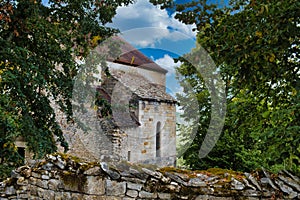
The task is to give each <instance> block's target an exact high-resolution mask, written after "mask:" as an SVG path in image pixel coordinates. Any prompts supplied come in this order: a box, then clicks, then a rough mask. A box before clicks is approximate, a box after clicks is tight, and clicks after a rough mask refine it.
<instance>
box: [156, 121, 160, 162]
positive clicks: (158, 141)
mask: <svg viewBox="0 0 300 200" xmlns="http://www.w3.org/2000/svg"><path fill="white" fill-rule="evenodd" d="M160 129H161V125H160V122H157V124H156V157H160V156H161V155H160V145H161V144H160V142H161V141H160V140H161V138H160V134H161V130H160Z"/></svg>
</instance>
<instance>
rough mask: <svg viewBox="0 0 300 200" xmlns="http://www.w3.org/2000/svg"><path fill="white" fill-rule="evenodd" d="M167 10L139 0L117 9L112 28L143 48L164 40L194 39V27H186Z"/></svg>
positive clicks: (146, 0) (144, 0)
mask: <svg viewBox="0 0 300 200" xmlns="http://www.w3.org/2000/svg"><path fill="white" fill-rule="evenodd" d="M174 15H175V14H173V15H172V16H169V15H168V13H167V11H166V10H161V9H160V8H159V7H158V6H154V5H152V4H151V3H150V2H149V1H148V0H137V2H136V3H134V4H131V5H129V6H128V7H120V8H118V9H117V15H116V17H115V18H114V19H113V23H112V24H111V26H113V27H115V28H118V29H120V30H121V32H122V33H123V37H124V38H125V39H126V40H127V41H129V42H130V43H132V44H133V45H138V46H141V47H146V46H152V47H153V44H154V43H155V42H160V41H161V40H162V39H169V40H172V41H178V40H183V39H187V38H194V37H195V33H194V32H192V28H194V27H195V26H193V25H185V24H182V23H181V22H179V21H178V20H176V19H175V18H174Z"/></svg>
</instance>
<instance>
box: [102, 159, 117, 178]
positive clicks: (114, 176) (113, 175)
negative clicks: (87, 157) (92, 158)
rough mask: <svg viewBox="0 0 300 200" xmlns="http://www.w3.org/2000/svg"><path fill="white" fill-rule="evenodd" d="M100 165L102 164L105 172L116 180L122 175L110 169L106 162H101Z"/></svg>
mask: <svg viewBox="0 0 300 200" xmlns="http://www.w3.org/2000/svg"><path fill="white" fill-rule="evenodd" d="M100 165H101V169H102V170H103V171H104V172H106V173H107V174H108V175H109V176H110V177H111V178H112V179H115V180H116V179H119V178H120V177H121V176H120V174H119V173H117V172H115V171H112V170H110V169H109V167H108V165H107V163H106V162H101V163H100Z"/></svg>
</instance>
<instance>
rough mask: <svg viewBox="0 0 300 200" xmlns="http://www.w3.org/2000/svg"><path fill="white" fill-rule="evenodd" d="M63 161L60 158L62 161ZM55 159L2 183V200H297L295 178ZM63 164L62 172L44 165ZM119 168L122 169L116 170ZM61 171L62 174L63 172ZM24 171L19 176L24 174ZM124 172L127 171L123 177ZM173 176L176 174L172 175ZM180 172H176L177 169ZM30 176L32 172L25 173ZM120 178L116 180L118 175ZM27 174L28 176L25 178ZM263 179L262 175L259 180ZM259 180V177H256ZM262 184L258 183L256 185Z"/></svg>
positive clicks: (297, 184) (256, 173)
mask: <svg viewBox="0 0 300 200" xmlns="http://www.w3.org/2000/svg"><path fill="white" fill-rule="evenodd" d="M63 157H64V156H63ZM63 157H62V156H57V155H54V156H52V157H49V158H48V160H46V161H45V160H43V161H42V163H40V164H39V163H36V164H35V165H34V167H32V168H29V167H21V168H18V169H16V170H15V171H14V173H13V174H12V176H13V177H14V178H9V179H7V180H6V181H3V182H1V183H0V199H1V200H15V199H32V200H35V199H36V200H40V199H44V200H52V199H53V200H71V199H83V200H98V199H100V200H101V199H103V200H121V199H122V200H132V199H187V200H189V199H201V200H202V199H204V200H205V199H209V200H230V199H245V200H258V199H297V198H298V199H299V198H300V193H299V187H300V186H299V182H297V179H298V177H296V176H293V175H291V174H289V172H282V173H280V174H279V175H269V173H268V172H266V171H265V172H264V173H263V174H262V173H261V172H255V173H253V174H249V173H248V174H247V173H245V175H246V178H245V177H243V176H238V177H237V176H235V175H234V174H233V175H230V174H227V175H223V174H222V175H209V176H208V175H205V174H201V173H194V172H189V173H187V174H185V172H186V171H181V172H173V171H172V170H171V171H170V172H166V169H165V170H154V169H153V168H151V169H148V168H145V167H139V166H134V165H132V164H128V165H127V164H125V163H123V164H111V163H104V162H102V164H99V165H97V164H95V163H93V164H88V163H79V162H77V163H76V161H74V160H71V159H70V157H67V158H65V159H64V158H63ZM60 159H61V163H65V166H64V167H61V168H60V167H58V166H56V165H55V164H53V167H52V169H51V170H50V171H49V170H46V169H45V167H44V166H51V164H47V162H48V163H54V162H55V163H56V162H58V161H59V160H60ZM118 167H120V168H118ZM62 168H63V169H62ZM22 170H23V171H22ZM125 170H128V171H127V172H126V171H125ZM174 171H175V170H174ZM178 171H179V170H178ZM28 172H30V173H28ZM115 173H116V174H118V175H116V174H115ZM28 174H31V175H30V176H28ZM263 175H265V176H263ZM256 177H259V178H256ZM259 183H260V184H259Z"/></svg>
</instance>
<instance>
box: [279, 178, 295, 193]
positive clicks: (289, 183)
mask: <svg viewBox="0 0 300 200" xmlns="http://www.w3.org/2000/svg"><path fill="white" fill-rule="evenodd" d="M278 178H279V179H280V180H282V181H283V182H285V183H286V184H287V185H289V186H291V187H292V188H294V189H296V190H297V191H298V192H300V185H299V184H298V183H297V182H296V181H294V180H293V179H292V178H289V177H284V176H282V175H278Z"/></svg>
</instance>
